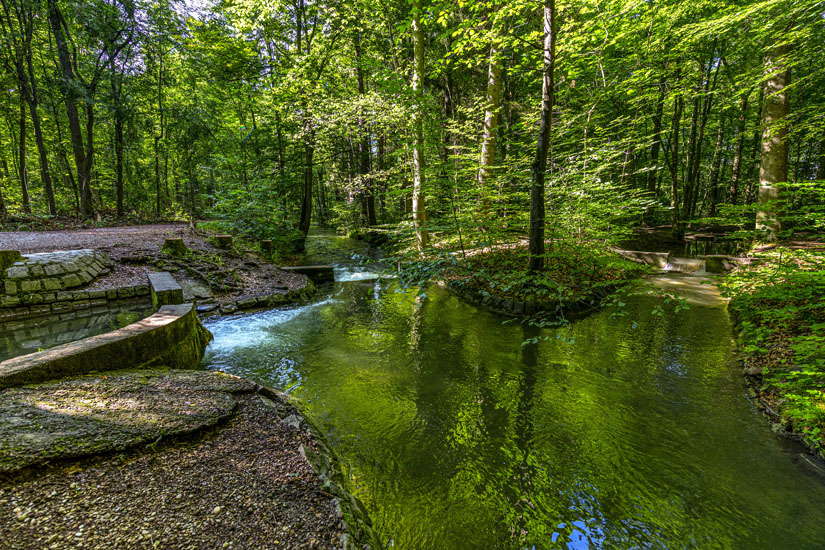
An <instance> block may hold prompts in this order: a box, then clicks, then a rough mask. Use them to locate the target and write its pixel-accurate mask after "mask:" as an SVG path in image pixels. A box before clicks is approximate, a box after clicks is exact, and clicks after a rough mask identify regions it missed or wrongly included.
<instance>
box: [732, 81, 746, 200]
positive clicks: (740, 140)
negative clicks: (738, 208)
mask: <svg viewBox="0 0 825 550" xmlns="http://www.w3.org/2000/svg"><path fill="white" fill-rule="evenodd" d="M750 95H751V90H748V91H746V92H744V93H743V94H742V96H741V97H740V98H739V122H738V125H737V127H736V150H735V152H734V156H733V173H732V174H731V178H730V189H729V190H728V202H729V203H730V204H733V205H735V204H736V201H737V199H738V195H739V177H740V175H741V172H742V149H743V148H744V146H745V121H746V116H747V111H748V99H749V98H750Z"/></svg>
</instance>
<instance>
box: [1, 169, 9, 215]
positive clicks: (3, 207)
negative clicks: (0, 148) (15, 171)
mask: <svg viewBox="0 0 825 550" xmlns="http://www.w3.org/2000/svg"><path fill="white" fill-rule="evenodd" d="M0 165H2V166H3V175H4V176H5V180H6V181H8V182H9V183H11V174H9V163H8V162H6V159H5V158H4V159H2V160H0ZM8 215H9V211H8V209H6V201H5V200H4V199H3V184H2V183H0V220H5V219H6V218H7V217H8Z"/></svg>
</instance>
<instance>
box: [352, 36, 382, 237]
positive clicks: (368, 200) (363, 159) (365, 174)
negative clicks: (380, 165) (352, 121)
mask: <svg viewBox="0 0 825 550" xmlns="http://www.w3.org/2000/svg"><path fill="white" fill-rule="evenodd" d="M355 70H356V75H357V79H358V95H360V96H361V97H362V98H363V97H364V95H365V94H366V89H365V86H364V68H363V66H362V58H361V36H360V34H357V33H356V35H355ZM358 129H359V132H360V134H361V136H360V139H359V140H358V157H359V171H360V172H361V186H362V193H363V194H364V202H365V205H366V214H367V216H366V222H367V225H368V226H372V225H376V224H377V223H378V221H377V220H376V219H375V195H374V194H373V189H372V178H371V177H370V134H369V130H368V129H367V124H366V122H365V120H364V113H363V109H359V112H358Z"/></svg>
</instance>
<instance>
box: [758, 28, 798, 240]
mask: <svg viewBox="0 0 825 550" xmlns="http://www.w3.org/2000/svg"><path fill="white" fill-rule="evenodd" d="M788 29H789V30H790V26H789V27H788ZM780 40H781V39H780ZM790 51H791V47H790V45H789V44H779V45H777V46H774V47H773V48H771V49H770V50H769V51H768V53H767V54H766V55H765V74H766V75H770V76H769V77H768V80H767V81H766V82H765V103H764V106H763V109H762V128H763V131H762V155H761V157H760V161H759V209H758V210H757V212H756V229H757V230H760V231H764V232H765V238H766V239H767V240H768V241H775V240H776V239H777V238H778V233H779V231H780V230H781V229H782V224H781V222H780V219H779V218H780V216H781V210H782V207H781V201H782V193H781V192H780V189H779V187H777V184H779V183H783V182H787V181H788V127H787V125H786V124H785V122H786V121H785V118H787V116H788V115H789V114H790V112H791V105H790V101H789V97H788V90H787V88H788V86H790V84H791V69H790V67H788V65H787V56H788V54H789V53H790Z"/></svg>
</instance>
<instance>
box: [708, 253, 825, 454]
mask: <svg viewBox="0 0 825 550" xmlns="http://www.w3.org/2000/svg"><path fill="white" fill-rule="evenodd" d="M759 258H760V260H761V262H760V263H759V264H758V265H754V266H750V267H747V266H742V267H740V268H738V269H737V270H736V271H734V272H733V273H732V274H730V275H729V276H727V277H726V278H725V279H723V283H722V289H723V292H724V294H725V295H727V296H728V297H730V298H731V301H730V305H729V309H730V312H731V316H732V318H733V321H734V323H735V327H736V330H737V332H738V334H739V338H740V341H741V345H742V349H743V355H744V357H743V360H744V375H745V377H746V379H747V381H748V384H749V386H750V390H751V394H752V395H753V397H754V398H755V399H756V401H757V403H758V404H759V406H760V407H761V408H762V409H763V410H764V411H765V413H766V414H767V415H768V416H769V417H770V419H771V421H772V423H773V429H774V431H776V432H777V433H782V434H784V435H786V436H788V437H792V438H797V439H799V440H801V441H802V442H803V443H805V444H806V445H807V446H808V448H810V449H811V451H813V452H814V453H815V454H817V455H818V456H819V457H821V458H823V459H825V346H823V343H824V342H825V254H823V252H822V250H821V249H818V250H817V249H813V250H812V249H810V247H806V248H799V249H789V248H781V247H779V248H772V249H769V250H764V251H761V252H760V253H759Z"/></svg>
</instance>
